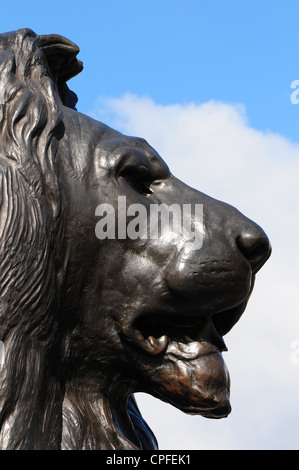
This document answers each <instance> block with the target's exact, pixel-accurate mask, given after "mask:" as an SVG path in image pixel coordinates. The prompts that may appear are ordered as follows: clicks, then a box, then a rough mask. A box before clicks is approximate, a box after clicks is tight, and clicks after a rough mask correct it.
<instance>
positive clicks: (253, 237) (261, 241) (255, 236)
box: [236, 224, 271, 273]
mask: <svg viewBox="0 0 299 470" xmlns="http://www.w3.org/2000/svg"><path fill="white" fill-rule="evenodd" d="M236 242H237V246H238V248H239V250H240V251H241V253H242V254H243V256H245V258H246V259H247V261H248V262H249V264H250V266H251V269H252V271H253V273H257V271H259V269H260V268H261V267H262V266H263V264H264V263H265V262H266V261H267V259H268V258H269V256H270V254H271V245H270V242H269V239H268V237H267V235H266V234H265V232H264V231H263V230H262V229H261V228H260V227H259V226H258V225H256V224H253V226H252V228H251V229H250V230H248V229H247V230H244V231H243V232H242V233H241V234H240V235H238V236H237V238H236Z"/></svg>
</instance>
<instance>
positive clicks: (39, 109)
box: [0, 29, 82, 449]
mask: <svg viewBox="0 0 299 470" xmlns="http://www.w3.org/2000/svg"><path fill="white" fill-rule="evenodd" d="M77 53H78V48H77V46H75V45H74V44H73V43H71V42H70V41H67V40H66V39H65V38H61V37H60V36H56V35H51V36H37V35H36V34H35V33H34V32H33V31H31V30H30V29H23V30H19V31H15V32H11V33H7V34H3V35H1V36H0V76H1V84H0V86H1V90H0V100H1V101H0V126H1V133H0V139H1V143H0V152H1V171H0V178H1V193H0V203H1V209H0V234H1V244H0V250H1V252H0V265H1V268H0V339H1V341H2V342H3V344H4V345H5V366H4V367H2V370H1V389H0V429H1V431H0V443H1V448H6V449H36V448H43V449H45V448H46V449H58V448H60V445H61V429H62V400H63V384H62V380H61V373H62V371H61V363H62V354H63V348H62V343H63V337H64V334H65V333H64V332H65V328H64V327H63V324H64V321H65V319H64V318H63V314H62V313H61V311H60V305H59V298H60V290H61V288H62V285H63V262H64V257H63V253H62V252H59V251H58V248H57V247H58V246H60V247H61V244H58V243H56V242H57V240H61V239H62V238H63V237H62V226H61V201H60V191H59V181H58V175H57V171H56V167H55V158H56V152H57V142H58V141H59V139H60V138H61V136H62V134H63V116H62V111H61V103H64V104H66V105H67V106H70V107H73V108H74V106H75V103H76V97H75V95H74V94H73V93H72V92H71V91H70V90H69V89H68V87H67V86H66V84H65V80H66V79H68V78H70V77H71V76H73V75H75V74H77V73H78V72H80V70H81V69H82V64H81V63H80V62H79V61H78V60H77V59H76V55H77ZM51 65H52V68H51ZM55 67H56V68H55ZM24 423H26V426H24Z"/></svg>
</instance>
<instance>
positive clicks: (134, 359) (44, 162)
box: [0, 29, 271, 450]
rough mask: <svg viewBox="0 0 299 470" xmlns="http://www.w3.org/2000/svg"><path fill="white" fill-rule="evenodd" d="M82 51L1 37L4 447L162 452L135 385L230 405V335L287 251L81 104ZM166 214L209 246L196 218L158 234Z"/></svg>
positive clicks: (0, 437) (196, 405)
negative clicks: (74, 85)
mask: <svg viewBox="0 0 299 470" xmlns="http://www.w3.org/2000/svg"><path fill="white" fill-rule="evenodd" d="M78 52H79V48H78V47H77V46H76V45H75V44H74V43H72V42H71V41H69V40H68V39H66V38H64V37H61V36H58V35H56V34H52V35H45V36H38V35H36V34H35V33H34V32H33V31H32V30H30V29H22V30H18V31H12V32H9V33H6V34H2V35H0V68H1V74H0V91H1V105H0V108H1V109H0V111H1V112H0V128H1V129H0V130H1V132H0V152H1V155H0V156H1V158H0V186H1V192H0V194H1V197H0V235H1V237H0V341H1V351H4V353H5V360H4V364H3V365H0V367H1V374H0V448H1V449H18V450H19V449H20V450H23V449H24V450H28V449H32V450H38V449H45V450H56V449H70V450H73V449H76V450H81V449H84V450H92V449H99V450H108V449H116V450H121V449H127V450H130V449H131V450H132V449H134V450H138V449H157V447H158V444H157V441H156V439H155V436H154V434H153V433H152V431H151V430H150V428H149V426H148V425H147V423H146V422H145V421H144V419H143V418H142V415H141V413H140V411H139V409H138V406H137V403H136V401H135V399H134V393H135V392H146V393H149V394H151V395H153V396H155V397H157V398H159V399H161V400H163V401H165V402H167V403H170V404H172V405H174V406H175V407H177V408H179V409H180V410H182V411H183V412H186V413H190V414H199V415H202V416H204V417H208V418H223V417H225V416H227V415H228V414H229V413H230V410H231V407H230V400H229V393H230V379H229V374H228V371H227V368H226V365H225V363H224V361H223V358H222V353H223V352H224V351H226V345H225V343H224V340H223V337H224V336H225V335H226V334H227V333H228V331H230V329H231V328H232V327H233V326H234V325H235V323H236V322H237V321H238V320H239V319H240V317H241V315H242V314H243V312H244V310H245V307H246V305H247V302H248V300H249V297H250V295H251V293H252V289H253V286H254V282H255V278H256V274H257V272H258V271H259V270H260V268H261V267H262V266H263V264H264V263H265V262H266V260H267V259H268V257H269V256H270V253H271V248H270V244H269V240H268V237H267V236H266V234H265V233H264V231H263V230H262V229H261V227H259V226H258V225H257V224H256V223H254V222H253V221H251V220H250V219H248V218H247V217H245V216H244V215H243V214H241V213H240V212H239V211H238V210H237V209H236V208H234V207H232V206H230V205H229V204H226V203H223V202H221V201H217V200H215V199H213V198H212V197H210V196H208V195H206V194H203V193H202V192H200V191H198V190H196V189H194V188H190V187H189V186H187V185H186V184H184V183H183V182H182V181H180V180H179V179H178V178H176V177H175V176H174V175H172V173H171V172H170V169H169V168H168V166H167V164H166V163H165V162H164V160H163V159H162V158H161V156H160V155H159V154H158V153H157V151H156V150H155V149H153V148H152V147H151V146H150V145H149V144H148V142H146V141H145V140H144V139H142V138H138V137H131V136H126V135H123V134H121V133H120V132H117V131H116V130H114V129H112V128H110V127H108V126H107V125H105V124H103V123H101V122H98V121H96V120H94V119H92V118H90V117H88V116H86V115H84V114H81V113H80V112H78V111H77V109H76V103H77V97H76V95H75V94H74V93H73V92H72V91H71V90H70V89H69V88H68V86H67V84H66V82H67V81H68V80H69V79H70V78H72V77H73V76H75V75H76V74H78V73H79V72H80V71H81V70H82V68H83V66H82V63H81V62H80V61H79V60H78V59H77V54H78ZM196 158H197V157H196ZM124 200H125V201H126V208H125V209H124V206H122V205H121V204H122V201H124ZM136 207H138V208H139V209H138V210H139V211H140V213H141V209H142V213H143V215H144V216H143V222H144V223H145V224H144V225H145V227H146V231H145V232H143V234H142V235H143V236H139V235H140V232H138V230H137V227H139V230H140V224H141V222H139V223H137V222H136V218H135V219H133V220H132V217H134V211H135V209H136ZM161 207H163V208H165V207H167V208H168V209H170V208H171V210H172V211H173V219H172V220H173V221H174V220H176V222H178V221H180V222H181V214H185V215H186V219H184V221H185V220H187V221H188V224H189V225H188V226H189V228H190V227H191V228H192V234H193V236H194V240H195V241H196V245H194V244H193V241H194V240H190V236H189V235H190V232H188V231H186V230H187V229H186V225H184V227H183V229H182V230H177V231H176V232H175V235H176V236H175V237H174V238H173V237H171V236H170V231H169V229H168V231H167V230H166V231H164V232H163V233H162V234H161V236H157V237H155V236H148V235H152V234H153V232H152V230H151V229H152V228H153V226H150V224H149V222H151V221H152V219H151V214H153V213H155V210H156V209H157V208H159V210H160V209H161ZM186 207H187V208H193V207H194V208H195V212H194V214H192V213H191V212H190V211H189V212H188V211H187V212H186V213H185V212H184V210H185V208H186ZM103 208H104V211H103ZM140 208H141V209H140ZM133 209H134V211H133ZM197 209H198V211H197ZM161 210H162V209H161ZM175 211H176V212H175ZM104 213H105V215H104ZM175 214H179V217H177V218H176V217H175ZM185 215H184V216H185ZM99 217H101V219H100V220H99ZM105 218H106V219H105ZM105 220H106V221H105ZM173 223H174V222H173ZM132 224H133V225H132ZM141 225H142V224H141ZM108 226H109V230H108V228H107V227H108ZM129 227H130V230H132V227H134V231H133V236H127V234H125V236H124V233H123V229H129ZM149 227H150V228H149ZM103 228H105V230H106V232H105V231H104V229H103ZM100 229H101V230H102V231H101V230H100ZM130 233H132V232H130ZM111 234H113V236H110V235H111ZM116 234H117V236H116ZM108 235H109V236H108ZM135 235H136V236H135Z"/></svg>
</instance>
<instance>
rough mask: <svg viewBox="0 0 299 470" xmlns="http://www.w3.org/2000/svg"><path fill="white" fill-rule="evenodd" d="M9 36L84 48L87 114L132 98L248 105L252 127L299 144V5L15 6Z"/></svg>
mask: <svg viewBox="0 0 299 470" xmlns="http://www.w3.org/2000/svg"><path fill="white" fill-rule="evenodd" d="M1 10H2V11H1V19H0V24H1V29H2V30H3V31H7V30H12V29H18V28H21V27H31V28H32V29H33V30H34V31H35V32H37V33H38V34H45V33H54V32H55V33H58V34H62V35H65V36H66V37H68V38H70V39H72V40H73V41H74V42H76V43H77V44H78V45H79V47H80V49H81V54H80V57H81V58H82V60H83V61H84V65H85V69H84V72H83V73H82V74H81V75H80V76H79V77H78V78H76V79H74V80H73V81H72V86H73V88H74V89H75V90H76V91H77V92H78V94H79V97H80V104H79V107H80V110H82V111H84V112H87V111H89V110H90V109H91V108H92V107H93V104H94V100H95V98H96V97H98V96H99V95H106V96H120V95H122V94H123V93H125V92H132V93H136V94H138V95H141V96H144V95H147V96H150V97H151V98H153V99H154V100H155V101H156V102H158V103H161V104H171V103H177V102H180V103H181V102H189V101H192V102H196V103H201V102H205V101H207V100H209V99H211V98H213V99H215V100H220V101H224V102H228V103H243V104H244V105H245V106H246V110H247V116H248V119H249V122H250V123H251V125H252V126H254V127H256V128H258V129H261V130H267V129H269V130H271V131H273V132H279V133H281V134H283V135H285V136H287V137H289V138H291V139H293V140H296V141H298V139H299V124H298V123H299V105H298V106H297V107H296V106H294V105H292V104H291V102H290V83H291V82H292V81H293V80H296V79H299V59H298V54H297V48H298V46H297V43H298V10H299V5H298V2H297V0H284V1H283V0H239V1H238V0H226V1H223V0H206V1H203V0H186V1H184V2H183V1H178V0H110V1H103V0H94V1H88V0H86V1H77V0H74V1H68V0H66V1H64V2H61V1H57V0H52V1H51V2H50V3H48V4H47V3H46V2H45V4H44V6H43V3H41V2H39V1H36V0H33V1H27V2H23V1H14V2H11V3H9V2H8V3H6V4H5V5H4V6H2V7H1Z"/></svg>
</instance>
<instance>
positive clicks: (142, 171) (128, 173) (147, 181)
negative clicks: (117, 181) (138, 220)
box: [120, 165, 152, 195]
mask: <svg viewBox="0 0 299 470" xmlns="http://www.w3.org/2000/svg"><path fill="white" fill-rule="evenodd" d="M120 175H121V176H123V177H124V178H125V180H126V181H127V183H128V184H129V185H130V186H131V187H132V188H133V189H134V190H135V191H137V192H138V193H140V194H144V195H148V194H152V190H151V188H150V185H151V178H150V173H149V171H148V169H147V168H146V166H143V165H140V166H137V167H135V166H129V167H126V168H125V169H124V170H123V171H122V172H121V173H120Z"/></svg>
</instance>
